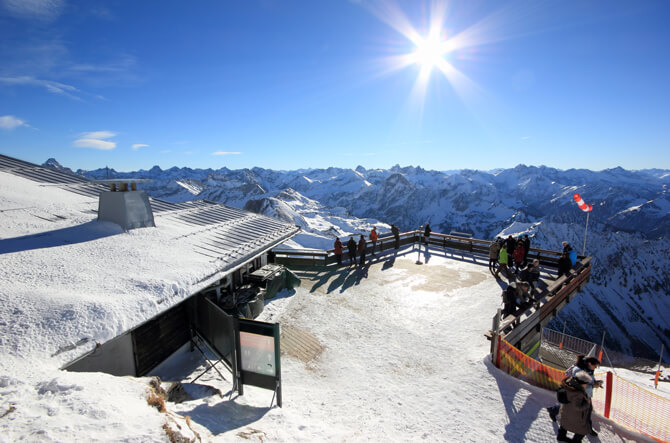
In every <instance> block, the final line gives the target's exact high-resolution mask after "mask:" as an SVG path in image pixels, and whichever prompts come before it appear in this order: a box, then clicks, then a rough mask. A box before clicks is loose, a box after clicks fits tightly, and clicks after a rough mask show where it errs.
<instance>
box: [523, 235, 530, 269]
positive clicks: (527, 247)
mask: <svg viewBox="0 0 670 443" xmlns="http://www.w3.org/2000/svg"><path fill="white" fill-rule="evenodd" d="M523 250H524V254H523V265H524V266H526V265H527V264H528V251H530V238H528V234H526V235H524V236H523Z"/></svg>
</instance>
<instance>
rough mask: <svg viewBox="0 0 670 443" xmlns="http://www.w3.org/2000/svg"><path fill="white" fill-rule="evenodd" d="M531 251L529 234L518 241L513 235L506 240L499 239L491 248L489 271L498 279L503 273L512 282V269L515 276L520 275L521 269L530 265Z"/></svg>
mask: <svg viewBox="0 0 670 443" xmlns="http://www.w3.org/2000/svg"><path fill="white" fill-rule="evenodd" d="M529 250H530V238H529V237H528V234H526V235H524V236H523V237H519V238H516V239H515V238H514V237H512V236H511V235H510V236H509V237H507V238H506V239H504V240H503V239H502V238H500V237H498V238H497V239H496V240H495V241H494V242H491V245H490V246H489V270H490V271H491V272H492V273H493V274H494V275H495V277H496V278H498V276H499V275H500V273H501V272H502V273H503V276H504V277H505V278H507V279H508V280H512V279H513V278H512V269H514V273H515V274H518V273H519V271H520V270H521V269H523V268H525V267H526V266H527V265H528V251H529ZM496 265H497V269H496Z"/></svg>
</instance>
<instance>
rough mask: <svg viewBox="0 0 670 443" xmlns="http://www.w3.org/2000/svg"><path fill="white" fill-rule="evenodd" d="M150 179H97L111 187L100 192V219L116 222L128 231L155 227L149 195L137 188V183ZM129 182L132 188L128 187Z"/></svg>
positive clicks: (98, 181)
mask: <svg viewBox="0 0 670 443" xmlns="http://www.w3.org/2000/svg"><path fill="white" fill-rule="evenodd" d="M150 181H151V180H146V179H141V180H139V179H129V180H118V179H113V180H97V181H96V183H101V184H106V185H109V187H110V190H109V191H105V192H101V193H100V200H99V201H98V220H100V221H110V222H112V223H116V224H117V225H120V226H121V227H122V228H123V229H125V230H126V231H127V230H129V229H136V228H146V227H155V226H156V224H155V223H154V213H153V211H152V210H151V204H150V203H149V196H148V195H147V193H146V192H145V191H138V190H137V183H142V182H150ZM129 184H130V188H128V185H129Z"/></svg>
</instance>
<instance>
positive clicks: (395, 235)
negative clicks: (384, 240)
mask: <svg viewBox="0 0 670 443" xmlns="http://www.w3.org/2000/svg"><path fill="white" fill-rule="evenodd" d="M391 234H393V239H394V240H395V242H394V245H393V247H394V248H395V249H399V248H400V229H398V227H397V226H396V225H391Z"/></svg>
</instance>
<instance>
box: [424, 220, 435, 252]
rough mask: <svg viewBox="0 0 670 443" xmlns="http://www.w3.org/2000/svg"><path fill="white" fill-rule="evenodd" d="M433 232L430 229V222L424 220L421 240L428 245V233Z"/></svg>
mask: <svg viewBox="0 0 670 443" xmlns="http://www.w3.org/2000/svg"><path fill="white" fill-rule="evenodd" d="M431 232H433V231H432V229H430V223H428V222H426V229H424V231H423V242H424V243H425V244H426V246H428V240H429V239H430V233H431Z"/></svg>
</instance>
